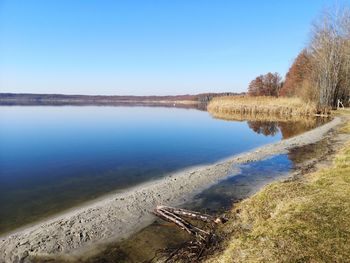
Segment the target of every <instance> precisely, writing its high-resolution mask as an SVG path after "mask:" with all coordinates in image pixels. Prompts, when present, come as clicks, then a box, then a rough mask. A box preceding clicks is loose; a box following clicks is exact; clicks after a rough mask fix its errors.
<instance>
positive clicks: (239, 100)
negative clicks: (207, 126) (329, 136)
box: [207, 96, 328, 119]
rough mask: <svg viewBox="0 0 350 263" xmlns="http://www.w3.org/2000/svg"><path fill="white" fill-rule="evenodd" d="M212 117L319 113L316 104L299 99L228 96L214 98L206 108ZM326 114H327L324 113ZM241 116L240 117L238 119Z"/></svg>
mask: <svg viewBox="0 0 350 263" xmlns="http://www.w3.org/2000/svg"><path fill="white" fill-rule="evenodd" d="M207 109H208V112H209V113H210V114H211V115H213V116H214V117H218V118H228V117H229V116H230V115H231V116H235V118H236V119H239V118H241V119H247V118H249V117H250V118H260V119H262V118H264V117H271V116H279V117H283V118H293V117H294V116H304V117H308V116H314V115H316V114H317V113H320V112H319V110H318V109H317V106H316V104H314V103H312V102H308V103H307V102H303V101H302V100H301V99H299V98H284V97H283V98H282V97H281V98H275V97H251V96H234V97H233V96H228V97H217V98H214V99H213V100H212V101H211V102H210V103H209V105H208V107H207ZM326 113H328V112H326ZM238 116H241V117H238Z"/></svg>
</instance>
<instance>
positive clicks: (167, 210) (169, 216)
mask: <svg viewBox="0 0 350 263" xmlns="http://www.w3.org/2000/svg"><path fill="white" fill-rule="evenodd" d="M154 214H155V215H156V216H158V217H160V218H161V219H163V220H165V221H168V222H172V223H174V224H175V225H177V226H178V227H179V228H181V229H182V230H184V231H186V232H187V233H189V234H191V235H194V236H196V237H199V238H201V239H203V240H205V239H206V238H207V237H208V236H210V235H211V233H210V232H208V231H205V230H203V229H201V228H199V227H196V226H194V225H192V224H191V223H190V222H188V221H187V220H185V219H183V218H182V217H184V218H189V219H193V220H199V221H202V222H205V223H214V224H220V223H225V222H226V221H227V220H226V219H225V218H223V217H214V216H211V215H207V214H202V213H199V212H196V211H191V210H186V209H181V208H175V207H170V206H164V205H159V206H157V207H156V209H155V210H154Z"/></svg>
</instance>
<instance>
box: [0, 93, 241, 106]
mask: <svg viewBox="0 0 350 263" xmlns="http://www.w3.org/2000/svg"><path fill="white" fill-rule="evenodd" d="M241 94H242V93H233V92H225V93H202V94H196V95H174V96H102V95H96V96H94V95H63V94H30V93H27V94H22V93H0V105H88V104H97V105H151V106H152V105H154V106H156V105H157V104H160V105H167V104H169V105H170V104H171V105H173V104H207V103H208V102H209V101H210V100H211V99H212V98H214V97H217V96H235V95H241Z"/></svg>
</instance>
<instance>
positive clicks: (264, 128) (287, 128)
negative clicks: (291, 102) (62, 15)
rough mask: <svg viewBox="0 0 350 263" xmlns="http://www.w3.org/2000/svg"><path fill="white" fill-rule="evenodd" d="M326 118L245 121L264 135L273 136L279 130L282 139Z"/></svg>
mask: <svg viewBox="0 0 350 263" xmlns="http://www.w3.org/2000/svg"><path fill="white" fill-rule="evenodd" d="M327 121H328V119H325V118H307V119H301V120H299V121H261V120H257V121H247V124H248V127H249V128H250V129H252V130H253V131H254V132H256V133H258V134H263V135H265V136H275V135H276V134H278V133H279V132H280V133H281V134H282V138H283V139H288V138H291V137H293V136H296V135H298V134H301V133H303V132H305V131H308V130H311V129H313V128H316V127H318V126H320V125H322V124H324V123H326V122H327Z"/></svg>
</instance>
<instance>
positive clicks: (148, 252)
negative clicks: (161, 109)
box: [49, 154, 294, 263]
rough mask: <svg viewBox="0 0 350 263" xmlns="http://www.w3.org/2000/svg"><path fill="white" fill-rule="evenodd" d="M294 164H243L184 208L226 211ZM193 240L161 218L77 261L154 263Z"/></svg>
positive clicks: (283, 159)
mask: <svg viewBox="0 0 350 263" xmlns="http://www.w3.org/2000/svg"><path fill="white" fill-rule="evenodd" d="M293 166H294V164H293V162H292V161H291V160H290V159H289V156H288V155H286V154H282V155H277V156H273V157H271V158H269V159H266V160H262V161H256V162H252V163H248V164H244V165H241V166H240V169H241V171H240V173H239V174H237V175H234V176H231V177H230V176H229V177H228V178H226V179H224V180H222V181H220V182H219V183H218V184H216V185H213V186H212V187H210V188H208V189H207V190H205V191H203V192H202V193H200V194H198V195H197V196H195V197H194V198H193V200H191V201H190V202H188V203H186V204H184V205H183V206H182V207H184V208H188V209H192V210H196V211H202V212H204V213H209V214H218V213H222V212H224V211H227V210H228V209H229V208H231V207H232V204H233V203H234V202H237V201H239V200H241V199H243V198H247V197H248V196H250V195H252V194H253V193H255V192H256V191H258V190H259V189H260V188H261V187H263V186H264V185H266V184H268V183H270V182H272V181H276V180H279V179H283V178H286V177H287V176H288V174H289V172H290V171H291V170H292V169H293ZM189 239H190V236H189V235H188V234H187V233H185V232H184V231H181V230H179V228H177V227H175V226H174V225H172V224H168V223H165V222H164V221H161V220H157V221H156V222H155V223H153V224H152V225H150V226H148V227H146V228H145V229H143V230H141V231H140V232H138V233H136V234H134V235H133V236H132V237H130V238H129V239H127V240H125V241H122V242H117V243H114V244H113V243H112V244H109V245H107V246H105V247H104V248H96V249H101V252H99V253H98V254H97V255H94V256H91V257H89V256H88V257H85V256H83V257H81V258H77V259H76V260H75V261H76V262H84V263H97V262H150V260H152V259H153V258H155V257H157V255H160V254H161V253H160V252H161V251H162V249H165V248H167V249H173V250H176V248H177V247H178V246H179V245H181V244H182V243H183V242H185V241H186V240H189ZM55 260H57V259H55ZM49 262H50V261H49ZM62 262H65V261H62ZM152 262H153V261H152ZM154 262H155V261H154Z"/></svg>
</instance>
